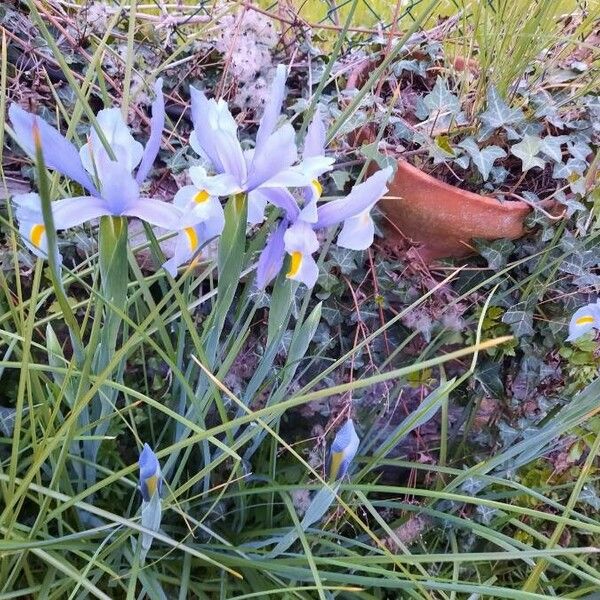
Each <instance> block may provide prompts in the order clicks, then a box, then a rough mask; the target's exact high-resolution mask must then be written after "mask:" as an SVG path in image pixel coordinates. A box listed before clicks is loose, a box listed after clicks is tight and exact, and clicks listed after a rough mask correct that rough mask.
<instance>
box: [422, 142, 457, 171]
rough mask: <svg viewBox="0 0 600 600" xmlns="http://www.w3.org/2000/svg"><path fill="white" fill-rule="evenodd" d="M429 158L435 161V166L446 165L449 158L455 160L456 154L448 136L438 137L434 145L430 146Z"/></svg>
mask: <svg viewBox="0 0 600 600" xmlns="http://www.w3.org/2000/svg"><path fill="white" fill-rule="evenodd" d="M428 147H429V157H430V158H432V159H433V164H434V165H439V164H440V163H445V162H446V161H447V160H448V159H449V158H454V156H456V153H455V152H454V150H453V148H452V146H451V145H450V141H449V140H448V136H445V135H438V136H437V137H436V138H435V140H434V141H433V144H431V143H430V144H429V145H428Z"/></svg>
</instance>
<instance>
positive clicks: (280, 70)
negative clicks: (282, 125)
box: [256, 65, 286, 151]
mask: <svg viewBox="0 0 600 600" xmlns="http://www.w3.org/2000/svg"><path fill="white" fill-rule="evenodd" d="M285 80H286V68H285V65H277V71H276V73H275V78H274V79H273V83H272V84H271V88H270V90H269V96H268V100H267V103H266V104H265V110H264V112H263V115H262V118H261V120H260V123H259V125H258V131H257V132H256V149H257V151H260V148H261V146H262V145H263V144H264V143H265V142H266V141H267V138H268V137H269V136H270V135H271V134H272V133H273V131H275V127H276V125H277V120H278V119H279V115H280V114H281V106H282V104H283V98H284V96H285Z"/></svg>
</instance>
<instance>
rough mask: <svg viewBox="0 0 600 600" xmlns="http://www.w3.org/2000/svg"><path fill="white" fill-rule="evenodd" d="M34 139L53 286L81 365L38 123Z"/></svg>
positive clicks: (78, 334) (80, 344)
mask: <svg viewBox="0 0 600 600" xmlns="http://www.w3.org/2000/svg"><path fill="white" fill-rule="evenodd" d="M33 137H34V142H35V164H36V170H37V176H38V187H39V193H40V198H41V204H42V217H43V220H44V228H45V233H46V240H47V244H48V265H49V266H50V274H51V277H52V286H53V287H54V293H55V295H56V300H57V301H58V305H59V306H60V309H61V310H62V313H63V316H64V318H65V322H66V323H67V325H68V327H69V332H70V334H71V342H72V344H73V352H74V353H75V357H76V359H77V362H78V363H79V364H81V363H82V362H83V358H84V348H83V342H82V339H81V330H80V329H79V324H78V323H77V319H76V318H75V315H74V314H73V311H72V310H71V306H70V304H69V301H68V299H67V295H66V294H65V290H64V288H63V285H62V281H61V278H60V265H59V263H58V256H59V255H58V241H57V237H56V229H55V228H54V217H53V215H52V206H51V201H50V186H49V183H48V174H47V172H46V163H45V162H44V153H43V150H42V145H41V141H40V132H39V129H38V125H37V122H34V131H33Z"/></svg>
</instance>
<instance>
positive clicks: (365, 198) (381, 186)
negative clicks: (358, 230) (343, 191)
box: [315, 167, 392, 228]
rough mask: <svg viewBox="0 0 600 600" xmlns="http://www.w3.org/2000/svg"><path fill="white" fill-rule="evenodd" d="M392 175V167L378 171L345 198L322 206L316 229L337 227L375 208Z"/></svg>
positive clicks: (355, 187) (356, 186)
mask: <svg viewBox="0 0 600 600" xmlns="http://www.w3.org/2000/svg"><path fill="white" fill-rule="evenodd" d="M391 174H392V168H391V167H387V168H386V169H382V170H381V171H377V173H375V174H374V175H371V177H369V178H368V179H367V180H366V181H364V182H363V183H360V184H359V185H355V186H354V187H353V188H352V190H351V191H350V193H349V194H348V195H347V196H346V197H345V198H340V199H339V200H334V201H333V202H328V203H327V204H325V205H323V206H320V207H319V219H318V221H317V223H316V225H315V227H317V228H322V227H331V226H332V225H337V224H338V223H341V222H342V221H345V220H346V219H350V218H351V217H354V216H356V215H358V214H360V213H362V212H363V211H365V210H367V209H368V208H370V207H371V206H373V205H374V204H375V203H376V202H377V201H379V200H380V198H381V197H382V196H383V195H384V194H385V193H386V192H387V185H386V182H387V180H388V179H389V178H390V175H391Z"/></svg>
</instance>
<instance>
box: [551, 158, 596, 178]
mask: <svg viewBox="0 0 600 600" xmlns="http://www.w3.org/2000/svg"><path fill="white" fill-rule="evenodd" d="M586 167H587V163H586V162H585V161H583V160H581V159H579V158H570V159H569V160H568V161H567V162H566V163H557V164H555V165H554V170H553V171H552V177H553V178H554V179H569V177H571V175H573V174H577V175H582V174H583V172H584V171H585V169H586Z"/></svg>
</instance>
